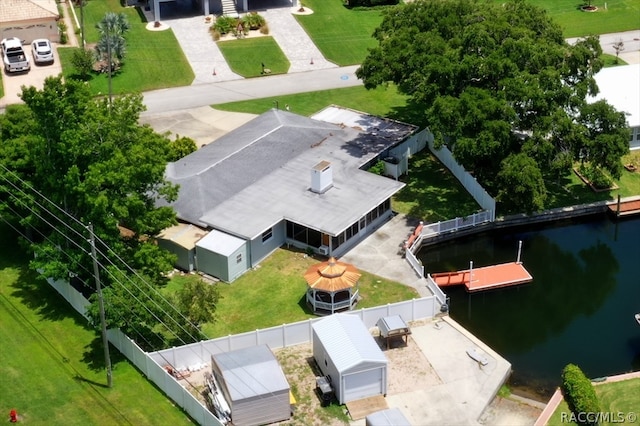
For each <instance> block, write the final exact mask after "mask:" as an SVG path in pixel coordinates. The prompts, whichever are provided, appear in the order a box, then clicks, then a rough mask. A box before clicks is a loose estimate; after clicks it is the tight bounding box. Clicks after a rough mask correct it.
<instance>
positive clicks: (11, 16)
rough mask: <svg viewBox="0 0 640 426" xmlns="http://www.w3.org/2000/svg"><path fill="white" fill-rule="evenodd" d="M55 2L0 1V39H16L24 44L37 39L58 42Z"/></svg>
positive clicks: (47, 0)
mask: <svg viewBox="0 0 640 426" xmlns="http://www.w3.org/2000/svg"><path fill="white" fill-rule="evenodd" d="M59 19H60V14H59V13H58V6H57V4H56V1H55V0H0V39H4V38H7V37H18V38H19V39H20V40H22V42H23V43H24V44H29V43H31V42H32V41H33V40H35V39H37V38H47V39H49V40H51V41H52V42H58V41H59V40H60V33H59V31H58V20H59Z"/></svg>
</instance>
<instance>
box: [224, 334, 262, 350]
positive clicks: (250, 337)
mask: <svg viewBox="0 0 640 426" xmlns="http://www.w3.org/2000/svg"><path fill="white" fill-rule="evenodd" d="M259 344H260V342H259V340H258V333H257V332H256V331H250V332H248V333H241V334H235V335H233V336H231V337H230V348H229V350H232V351H235V350H236V349H244V348H249V347H251V346H256V345H259Z"/></svg>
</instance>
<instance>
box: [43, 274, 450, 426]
mask: <svg viewBox="0 0 640 426" xmlns="http://www.w3.org/2000/svg"><path fill="white" fill-rule="evenodd" d="M47 281H48V282H49V285H51V286H52V287H53V288H54V289H56V291H58V293H60V295H62V297H64V299H65V300H67V302H69V304H71V306H72V307H73V308H74V309H75V310H76V311H78V312H79V313H80V314H81V315H83V316H84V317H85V318H88V317H87V315H86V312H87V307H88V306H89V301H88V300H87V299H86V298H85V297H84V296H82V294H80V292H78V291H77V290H75V289H74V288H73V287H72V286H71V285H70V284H69V283H68V282H66V281H61V280H57V281H56V280H52V279H49V280H47ZM441 303H442V302H441V301H440V300H439V299H438V298H437V297H435V296H430V297H423V298H420V299H413V300H407V301H404V302H398V303H393V304H387V305H384V306H377V307H372V308H364V309H359V310H356V311H351V312H348V313H349V314H351V315H358V316H359V317H360V319H362V321H363V322H364V324H365V326H366V327H367V328H372V327H374V326H375V325H376V323H377V321H378V320H379V319H380V318H382V317H386V316H392V315H400V316H402V318H403V319H405V321H415V320H421V319H429V318H433V317H434V316H435V315H436V314H437V313H438V312H439V310H440V309H441V307H440V306H441ZM320 319H321V318H316V319H310V320H306V321H300V322H296V323H291V324H283V325H281V326H278V327H271V328H266V329H262V330H255V331H251V332H247V333H241V334H236V335H229V336H226V337H221V338H217V339H211V340H206V341H201V342H197V343H192V344H189V345H184V346H180V347H174V348H171V349H165V350H162V351H156V352H145V351H143V350H142V349H141V348H140V347H139V346H138V345H137V344H136V343H135V342H134V341H133V340H131V339H130V338H129V337H128V336H126V335H125V334H124V333H122V332H121V331H120V330H119V329H112V330H108V332H107V338H108V340H109V342H110V343H111V344H112V345H113V346H115V347H116V348H117V349H118V350H119V351H120V352H121V353H122V354H123V355H124V356H125V357H127V359H128V360H129V361H131V363H133V364H134V365H135V366H136V367H137V368H138V369H139V370H140V371H141V372H142V374H144V375H145V376H146V377H147V378H148V379H149V380H151V381H152V382H153V383H155V384H156V385H157V386H158V387H159V388H160V389H161V390H162V391H163V392H164V393H165V394H166V395H167V396H168V397H169V398H171V399H172V400H173V401H174V402H175V403H176V404H178V405H179V406H180V407H181V408H182V409H183V410H184V411H185V412H186V413H188V414H189V416H190V417H191V418H192V419H193V420H194V421H196V422H197V423H198V424H201V425H206V426H209V425H211V426H222V425H223V424H224V423H222V422H221V421H220V420H219V419H218V418H217V417H216V416H215V415H214V414H213V413H212V412H211V411H209V409H208V408H207V407H206V406H205V405H204V404H203V403H202V402H201V401H200V400H198V399H197V398H196V397H195V396H194V395H193V394H192V393H191V392H190V391H189V389H187V386H189V385H190V383H189V381H188V378H186V377H185V376H184V375H181V376H178V377H180V379H178V378H177V377H176V376H175V375H172V374H170V373H169V371H174V372H188V371H193V370H200V369H202V368H207V367H209V366H210V362H211V355H214V354H218V353H221V352H228V351H231V350H236V349H242V348H247V347H252V346H257V345H262V344H267V345H269V347H270V348H271V349H279V348H284V347H288V346H295V345H299V344H305V343H311V341H312V328H311V325H312V324H313V323H314V322H315V321H318V320H320ZM183 378H184V379H183Z"/></svg>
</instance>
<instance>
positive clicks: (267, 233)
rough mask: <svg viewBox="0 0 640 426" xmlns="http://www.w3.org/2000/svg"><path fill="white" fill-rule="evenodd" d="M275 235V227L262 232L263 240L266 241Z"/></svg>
mask: <svg viewBox="0 0 640 426" xmlns="http://www.w3.org/2000/svg"><path fill="white" fill-rule="evenodd" d="M272 237H273V228H269V229H267V230H266V231H264V232H263V233H262V242H263V243H266V242H267V241H269V240H270V239H271V238H272Z"/></svg>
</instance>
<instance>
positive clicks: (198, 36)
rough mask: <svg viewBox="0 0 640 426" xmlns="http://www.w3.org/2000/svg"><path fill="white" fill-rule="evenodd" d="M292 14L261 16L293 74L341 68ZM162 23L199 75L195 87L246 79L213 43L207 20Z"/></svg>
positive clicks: (278, 11) (286, 11) (275, 11)
mask: <svg viewBox="0 0 640 426" xmlns="http://www.w3.org/2000/svg"><path fill="white" fill-rule="evenodd" d="M291 12H292V9H291V8H288V7H284V8H282V7H280V8H274V9H269V10H266V11H261V12H260V14H261V15H262V16H263V17H264V18H265V20H266V21H267V24H268V25H269V31H270V32H269V35H270V36H272V37H273V38H274V40H275V41H276V42H277V43H278V45H279V46H280V49H282V52H283V53H284V54H285V55H286V57H287V58H288V59H289V62H290V63H291V67H290V68H289V73H297V72H303V71H311V70H319V69H326V68H337V65H335V64H333V63H331V62H329V61H327V60H326V59H324V56H322V54H321V53H320V50H318V48H317V47H316V45H315V44H314V43H313V41H311V38H309V36H308V35H307V33H306V32H305V31H304V30H303V29H302V27H301V26H300V25H299V24H298V21H296V19H295V17H294V15H293V14H292V13H291ZM162 23H163V24H164V25H167V26H168V27H169V28H171V29H172V30H173V33H174V34H175V36H176V39H178V43H179V44H180V46H181V47H182V50H183V52H184V54H185V56H186V57H187V60H188V61H189V63H190V64H191V68H192V69H193V72H194V74H195V79H194V80H193V83H192V84H194V85H198V84H204V83H218V82H221V81H230V80H241V79H243V77H242V76H240V75H238V74H236V73H234V72H233V71H231V68H229V65H227V62H226V61H225V59H224V56H223V55H222V52H221V51H220V49H219V48H218V44H217V43H216V42H215V41H213V38H212V37H211V33H210V32H209V29H210V28H211V23H210V22H209V23H207V22H205V19H204V17H203V16H195V17H190V18H177V19H167V20H163V22H162ZM256 61H257V63H260V62H261V61H259V60H258V59H256ZM268 67H269V66H268V64H267V68H268ZM214 71H215V72H214Z"/></svg>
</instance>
